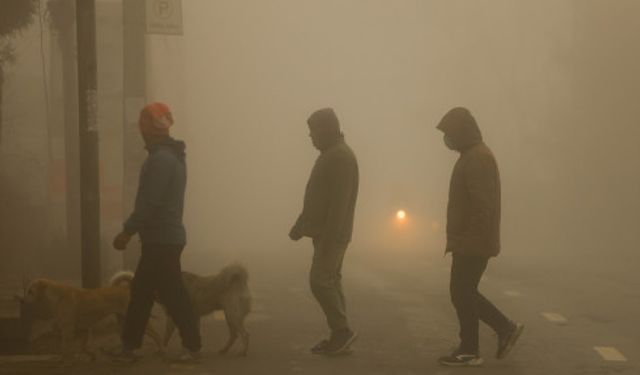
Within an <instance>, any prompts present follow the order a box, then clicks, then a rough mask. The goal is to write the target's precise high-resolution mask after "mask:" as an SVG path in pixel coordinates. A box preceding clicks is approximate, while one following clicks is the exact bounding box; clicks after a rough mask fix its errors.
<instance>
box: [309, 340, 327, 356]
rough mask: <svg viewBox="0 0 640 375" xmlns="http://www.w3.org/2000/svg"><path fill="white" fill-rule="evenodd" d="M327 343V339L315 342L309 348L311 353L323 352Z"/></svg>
mask: <svg viewBox="0 0 640 375" xmlns="http://www.w3.org/2000/svg"><path fill="white" fill-rule="evenodd" d="M328 345H329V340H326V339H325V340H322V341H320V342H319V343H317V344H316V345H315V346H314V347H313V348H311V353H313V354H324V352H325V350H327V346H328Z"/></svg>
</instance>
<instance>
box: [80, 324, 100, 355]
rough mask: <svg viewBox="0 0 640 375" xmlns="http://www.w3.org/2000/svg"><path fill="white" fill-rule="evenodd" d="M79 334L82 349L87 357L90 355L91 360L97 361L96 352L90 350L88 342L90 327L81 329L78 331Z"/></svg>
mask: <svg viewBox="0 0 640 375" xmlns="http://www.w3.org/2000/svg"><path fill="white" fill-rule="evenodd" d="M78 336H80V350H81V351H82V352H83V353H84V354H86V355H87V357H89V360H90V361H91V362H95V360H96V354H95V353H94V352H92V351H91V350H89V348H88V346H87V344H88V342H89V330H88V329H84V330H82V331H80V332H79V333H78Z"/></svg>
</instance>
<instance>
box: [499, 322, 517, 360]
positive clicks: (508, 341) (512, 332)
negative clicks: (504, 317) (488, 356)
mask: <svg viewBox="0 0 640 375" xmlns="http://www.w3.org/2000/svg"><path fill="white" fill-rule="evenodd" d="M523 330H524V324H522V323H515V322H511V327H510V328H509V331H507V333H505V334H504V335H498V351H497V353H496V358H498V359H504V358H505V357H506V356H507V355H508V354H509V352H510V351H511V349H513V346H514V345H515V344H516V341H518V338H520V335H522V331H523Z"/></svg>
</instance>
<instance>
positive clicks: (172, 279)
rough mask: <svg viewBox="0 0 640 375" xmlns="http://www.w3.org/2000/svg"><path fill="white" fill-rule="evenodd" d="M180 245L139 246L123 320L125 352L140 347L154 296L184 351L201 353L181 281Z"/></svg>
mask: <svg viewBox="0 0 640 375" xmlns="http://www.w3.org/2000/svg"><path fill="white" fill-rule="evenodd" d="M182 249H183V246H176V245H148V244H144V243H143V244H142V256H141V257H140V261H139V262H138V267H137V268H136V274H135V277H134V279H133V284H132V285H131V301H130V302H129V308H128V309H127V316H126V317H125V321H124V329H123V332H122V342H123V345H124V347H125V349H130V350H133V349H137V348H139V347H140V346H142V339H143V336H144V331H145V328H146V326H147V323H148V321H149V316H150V315H151V308H152V307H153V303H154V302H155V299H156V296H157V297H158V299H159V301H160V302H161V303H162V304H163V305H164V306H165V307H166V308H167V312H168V313H169V316H170V317H171V319H173V322H174V323H175V324H176V326H177V327H178V330H179V332H180V337H181V338H182V344H183V346H184V347H185V348H187V349H189V350H192V351H198V350H200V347H201V344H200V332H199V331H198V325H197V321H196V316H195V313H194V311H193V306H192V305H191V301H190V299H189V295H188V294H187V290H186V289H185V287H184V284H183V282H182V269H181V266H180V255H181V254H182Z"/></svg>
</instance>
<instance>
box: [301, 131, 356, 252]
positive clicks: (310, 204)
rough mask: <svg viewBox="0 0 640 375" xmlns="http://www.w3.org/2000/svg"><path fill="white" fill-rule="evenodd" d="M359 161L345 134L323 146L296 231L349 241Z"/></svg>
mask: <svg viewBox="0 0 640 375" xmlns="http://www.w3.org/2000/svg"><path fill="white" fill-rule="evenodd" d="M358 173H359V172H358V162H357V160H356V156H355V154H354V153H353V151H352V150H351V148H350V147H349V146H348V145H347V144H346V143H345V142H344V138H343V137H342V135H340V136H339V137H338V139H336V140H334V142H333V144H331V145H329V146H328V147H327V148H326V149H323V150H322V151H321V153H320V156H318V159H317V160H316V162H315V165H314V166H313V169H312V171H311V176H310V177H309V181H308V182H307V187H306V190H305V195H304V206H303V209H302V213H301V214H300V216H299V217H298V220H297V221H296V224H295V228H296V231H299V232H300V233H302V235H303V236H307V237H311V238H313V239H317V240H320V241H323V242H325V243H348V242H350V241H351V235H352V232H353V218H354V213H355V207H356V200H357V198H358V183H359V175H358Z"/></svg>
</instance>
